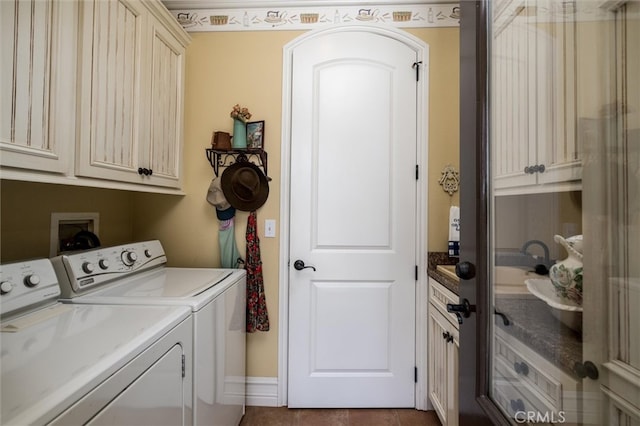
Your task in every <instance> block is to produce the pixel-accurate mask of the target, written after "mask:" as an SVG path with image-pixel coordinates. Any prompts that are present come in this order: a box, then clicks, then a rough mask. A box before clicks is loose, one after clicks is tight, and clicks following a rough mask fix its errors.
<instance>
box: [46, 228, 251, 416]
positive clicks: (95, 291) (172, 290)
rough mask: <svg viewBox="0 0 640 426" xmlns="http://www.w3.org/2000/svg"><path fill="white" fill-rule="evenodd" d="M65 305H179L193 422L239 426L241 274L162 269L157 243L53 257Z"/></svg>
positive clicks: (242, 345) (243, 332) (242, 339)
mask: <svg viewBox="0 0 640 426" xmlns="http://www.w3.org/2000/svg"><path fill="white" fill-rule="evenodd" d="M52 262H53V264H54V268H55V269H56V272H57V274H58V279H59V280H60V286H61V289H62V298H61V300H62V301H63V302H67V303H73V304H100V305H103V304H112V305H147V306H148V305H161V306H185V307H188V308H189V309H190V310H191V311H192V318H193V344H194V347H193V356H194V369H193V400H192V401H191V402H190V403H189V405H190V407H191V408H192V409H193V424H195V425H207V426H237V425H238V424H239V423H240V420H241V419H242V416H243V414H244V408H245V395H246V393H245V382H246V373H245V371H246V370H245V362H246V360H245V351H246V325H245V324H246V320H245V318H246V304H245V301H246V271H245V270H243V269H216V268H174V267H167V266H166V262H167V258H166V255H165V252H164V248H163V247H162V244H161V243H160V241H157V240H153V241H145V242H136V243H131V244H126V245H121V246H115V247H107V248H100V249H97V250H91V251H85V252H80V253H77V254H70V255H64V256H59V257H57V258H54V259H52Z"/></svg>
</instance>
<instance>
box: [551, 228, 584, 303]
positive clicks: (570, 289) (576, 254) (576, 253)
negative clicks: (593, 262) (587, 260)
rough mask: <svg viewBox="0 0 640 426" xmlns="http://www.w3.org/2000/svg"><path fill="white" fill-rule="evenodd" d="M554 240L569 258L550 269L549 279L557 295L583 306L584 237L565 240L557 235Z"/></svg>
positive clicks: (578, 236)
mask: <svg viewBox="0 0 640 426" xmlns="http://www.w3.org/2000/svg"><path fill="white" fill-rule="evenodd" d="M553 240H554V241H555V242H556V243H558V244H560V245H562V247H564V248H565V250H567V254H568V257H567V258H566V259H564V260H561V261H557V262H556V263H555V265H553V266H551V268H550V269H549V278H551V282H552V284H553V287H554V288H555V291H556V295H557V296H558V297H561V298H565V299H569V300H570V301H572V302H573V303H577V304H578V305H582V235H574V236H573V237H569V238H566V239H565V238H563V237H562V236H560V235H555V236H554V237H553Z"/></svg>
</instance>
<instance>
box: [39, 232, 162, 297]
mask: <svg viewBox="0 0 640 426" xmlns="http://www.w3.org/2000/svg"><path fill="white" fill-rule="evenodd" d="M51 262H52V263H53V267H54V268H55V271H56V274H57V276H58V281H59V282H60V289H61V291H62V298H73V297H75V296H80V295H82V294H85V293H87V292H88V291H91V290H95V289H96V288H98V287H100V286H102V285H103V284H106V283H109V282H111V281H114V280H116V279H122V278H125V277H127V276H130V275H133V274H136V273H139V272H142V271H147V270H149V269H153V268H156V267H159V266H163V265H164V264H166V263H167V257H166V255H165V253H164V249H163V247H162V244H161V243H160V241H158V240H152V241H144V242H137V243H131V244H124V245H120V246H114V247H105V248H99V249H96V250H89V251H83V252H78V253H72V254H65V255H62V256H58V257H54V258H53V259H51Z"/></svg>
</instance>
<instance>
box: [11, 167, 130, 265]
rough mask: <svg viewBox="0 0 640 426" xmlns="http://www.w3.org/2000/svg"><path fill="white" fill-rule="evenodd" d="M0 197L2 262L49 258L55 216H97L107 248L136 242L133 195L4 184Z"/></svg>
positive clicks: (103, 190)
mask: <svg viewBox="0 0 640 426" xmlns="http://www.w3.org/2000/svg"><path fill="white" fill-rule="evenodd" d="M0 194H1V196H2V197H1V210H0V232H1V234H0V236H1V241H2V242H1V245H0V261H1V262H11V261H14V260H23V259H30V258H36V257H49V244H50V243H49V240H50V229H51V213H53V212H83V213H85V212H97V213H98V214H99V215H100V217H99V220H100V241H101V243H102V244H103V245H115V244H122V243H125V242H129V241H131V240H132V237H133V222H132V214H131V209H132V206H133V202H132V199H133V198H132V194H131V193H130V192H127V191H114V190H108V189H96V188H81V187H74V186H64V185H47V184H42V183H30V182H18V181H5V180H2V181H0Z"/></svg>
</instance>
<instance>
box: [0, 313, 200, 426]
mask: <svg viewBox="0 0 640 426" xmlns="http://www.w3.org/2000/svg"><path fill="white" fill-rule="evenodd" d="M46 309H50V310H51V312H49V313H48V314H47V315H42V313H40V312H39V311H36V312H34V313H32V314H29V315H25V316H23V317H19V318H16V319H14V320H12V324H7V323H3V324H2V326H3V328H7V326H11V327H8V329H10V330H14V331H11V332H2V335H1V336H0V372H1V376H0V386H1V389H0V391H1V392H0V394H1V403H0V406H1V407H2V410H1V411H0V424H3V425H4V424H34V423H37V424H42V423H47V422H49V421H51V420H52V419H53V418H54V417H55V416H57V415H58V414H59V413H60V412H62V411H63V410H64V409H66V408H67V407H68V406H70V405H71V404H73V403H74V402H76V401H77V400H78V399H79V398H81V397H82V396H83V395H85V394H86V393H87V392H88V391H89V390H91V389H93V388H94V387H95V386H97V385H98V384H100V383H102V381H104V380H105V379H107V378H108V377H110V376H111V375H113V374H114V373H116V372H117V370H118V369H120V368H121V367H122V366H124V365H125V363H127V362H129V361H130V360H131V359H133V358H134V357H135V356H137V355H138V354H140V353H141V352H143V351H144V350H145V349H146V348H147V347H149V346H150V345H151V344H152V343H154V342H155V341H157V340H158V339H159V338H160V337H161V336H162V335H164V334H165V333H166V332H167V331H169V330H170V329H172V328H173V327H175V326H176V325H177V324H178V323H179V322H181V321H183V320H184V319H185V318H187V317H188V316H189V315H190V313H191V311H190V310H189V309H188V308H185V307H179V306H102V305H62V304H60V303H58V304H55V305H54V306H51V307H48V308H46ZM32 315H34V316H35V317H33V318H31V316H32ZM38 315H40V316H38Z"/></svg>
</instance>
